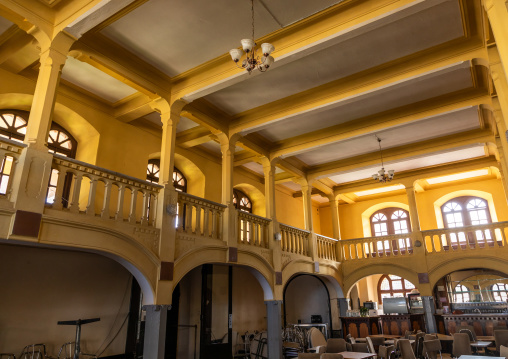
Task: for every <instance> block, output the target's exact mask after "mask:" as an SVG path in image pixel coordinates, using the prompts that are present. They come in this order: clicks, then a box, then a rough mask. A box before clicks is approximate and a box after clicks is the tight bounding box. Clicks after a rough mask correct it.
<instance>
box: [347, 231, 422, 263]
mask: <svg viewBox="0 0 508 359" xmlns="http://www.w3.org/2000/svg"><path fill="white" fill-rule="evenodd" d="M340 246H341V247H342V250H343V259H344V260H345V261H346V260H353V259H365V258H376V257H386V256H407V255H411V254H413V247H414V246H413V238H412V234H411V233H404V234H395V235H389V236H379V237H368V238H358V239H348V240H343V241H340Z"/></svg>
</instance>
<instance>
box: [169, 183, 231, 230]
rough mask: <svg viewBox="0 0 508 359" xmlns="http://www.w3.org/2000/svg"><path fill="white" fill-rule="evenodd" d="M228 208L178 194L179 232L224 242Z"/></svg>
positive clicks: (184, 194) (189, 195) (186, 194)
mask: <svg viewBox="0 0 508 359" xmlns="http://www.w3.org/2000/svg"><path fill="white" fill-rule="evenodd" d="M226 207H227V206H225V205H223V204H220V203H216V202H212V201H209V200H206V199H204V198H200V197H196V196H193V195H191V194H188V193H183V192H178V222H177V232H178V233H186V234H192V235H196V236H199V237H205V238H211V239H221V240H222V239H223V236H222V234H223V218H224V210H225V209H226Z"/></svg>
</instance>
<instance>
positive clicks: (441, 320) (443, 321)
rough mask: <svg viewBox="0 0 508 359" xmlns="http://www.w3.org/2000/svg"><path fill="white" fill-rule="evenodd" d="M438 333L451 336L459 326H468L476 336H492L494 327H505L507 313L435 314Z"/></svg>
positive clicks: (507, 319) (507, 318) (507, 317)
mask: <svg viewBox="0 0 508 359" xmlns="http://www.w3.org/2000/svg"><path fill="white" fill-rule="evenodd" d="M435 317H436V323H437V326H438V332H439V333H441V334H448V335H451V334H453V333H457V332H458V331H459V330H460V327H461V326H466V325H470V326H472V327H473V328H474V331H475V333H476V335H477V336H492V335H494V328H495V327H506V326H507V323H508V313H486V314H443V315H439V314H436V315H435Z"/></svg>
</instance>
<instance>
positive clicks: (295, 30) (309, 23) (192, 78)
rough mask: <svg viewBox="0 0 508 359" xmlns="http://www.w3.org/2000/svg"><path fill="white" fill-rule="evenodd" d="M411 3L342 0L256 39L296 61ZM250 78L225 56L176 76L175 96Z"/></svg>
mask: <svg viewBox="0 0 508 359" xmlns="http://www.w3.org/2000/svg"><path fill="white" fill-rule="evenodd" d="M411 3H414V1H413V0H398V1H395V0H366V1H354V0H346V1H342V2H341V3H339V4H336V5H334V6H331V7H329V8H328V9H325V10H323V11H321V12H319V13H317V14H315V15H313V16H310V17H308V18H306V19H304V20H302V21H299V22H297V23H295V24H293V25H290V26H287V27H285V28H283V29H281V30H278V31H275V32H273V33H271V34H269V35H267V36H264V37H262V38H260V39H256V42H257V43H260V44H261V43H263V42H269V43H271V44H273V45H274V46H275V49H276V51H275V52H274V53H273V56H274V58H275V59H276V61H279V62H282V61H288V60H294V59H295V58H296V57H298V56H301V55H303V54H304V53H306V52H310V51H314V50H315V49H314V47H315V46H316V45H318V46H319V45H321V44H322V43H323V42H326V41H330V40H333V39H335V38H337V37H338V36H340V35H341V34H344V33H346V32H348V31H350V30H352V29H354V28H355V27H357V26H358V25H359V24H361V23H370V22H372V21H375V20H376V19H380V18H382V17H384V16H386V15H387V14H392V13H395V12H397V11H398V10H401V9H403V8H405V7H407V6H408V5H410V4H411ZM247 78H248V75H246V73H245V70H240V69H238V68H237V67H236V66H235V65H234V63H233V62H232V61H231V57H230V56H229V54H224V55H222V56H220V57H218V58H215V59H213V60H211V61H209V62H207V63H204V64H202V65H200V66H198V67H196V68H193V69H191V70H189V71H186V72H184V73H182V74H180V75H178V76H176V77H175V78H174V79H173V80H174V82H173V85H174V86H173V88H172V95H173V96H174V97H175V98H183V99H186V100H193V99H195V98H199V97H202V96H205V95H207V94H209V93H211V92H214V91H216V90H217V88H223V87H225V86H228V84H231V83H235V82H238V81H242V80H245V79H247ZM214 87H215V88H214ZM212 88H213V89H212Z"/></svg>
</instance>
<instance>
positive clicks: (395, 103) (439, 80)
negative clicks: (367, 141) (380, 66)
mask: <svg viewBox="0 0 508 359" xmlns="http://www.w3.org/2000/svg"><path fill="white" fill-rule="evenodd" d="M472 86H473V81H472V77H471V70H470V63H469V62H461V63H458V64H455V65H453V66H449V67H446V68H443V69H440V70H438V71H434V72H431V73H427V74H424V75H422V76H420V77H414V78H411V79H407V80H405V81H402V82H398V83H395V84H393V85H391V86H388V87H384V88H380V89H377V90H376V91H371V92H367V93H364V94H361V95H358V96H354V97H350V98H345V99H344V100H342V101H339V102H337V103H336V104H333V105H331V106H328V107H324V108H321V109H319V110H317V111H311V112H306V113H303V114H300V115H297V116H294V117H289V118H285V119H283V120H280V121H276V122H275V123H273V122H271V123H269V124H266V125H264V126H262V127H257V128H255V129H252V130H251V131H245V132H246V133H249V132H253V131H258V133H259V134H260V135H262V136H263V137H265V138H266V139H268V140H270V141H280V140H284V139H287V138H291V137H294V136H298V135H302V134H305V133H308V132H312V131H317V130H320V129H323V128H328V127H331V126H335V125H339V124H342V123H345V122H348V121H351V120H354V119H357V118H362V117H366V116H369V115H372V114H376V113H379V112H383V111H388V110H391V109H394V108H398V107H401V106H405V105H409V104H412V103H416V102H419V101H423V100H426V99H429V98H433V97H437V96H440V95H443V94H447V93H451V92H455V91H459V90H462V89H465V88H470V87H472Z"/></svg>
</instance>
